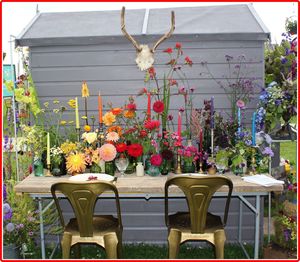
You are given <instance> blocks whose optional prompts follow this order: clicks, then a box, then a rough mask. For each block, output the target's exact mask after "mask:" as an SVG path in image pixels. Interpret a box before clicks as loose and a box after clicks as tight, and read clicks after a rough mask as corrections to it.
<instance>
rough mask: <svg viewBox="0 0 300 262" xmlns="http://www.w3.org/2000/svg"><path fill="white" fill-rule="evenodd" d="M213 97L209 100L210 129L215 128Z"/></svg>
mask: <svg viewBox="0 0 300 262" xmlns="http://www.w3.org/2000/svg"><path fill="white" fill-rule="evenodd" d="M214 111H215V108H214V97H213V96H212V97H211V99H210V128H211V129H213V128H215V121H214Z"/></svg>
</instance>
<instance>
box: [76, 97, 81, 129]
mask: <svg viewBox="0 0 300 262" xmlns="http://www.w3.org/2000/svg"><path fill="white" fill-rule="evenodd" d="M75 105H76V106H75V118H76V129H79V128H80V127H79V112H78V98H77V97H76V98H75Z"/></svg>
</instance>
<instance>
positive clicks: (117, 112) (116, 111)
mask: <svg viewBox="0 0 300 262" xmlns="http://www.w3.org/2000/svg"><path fill="white" fill-rule="evenodd" d="M111 112H112V113H113V114H114V115H115V116H117V115H119V114H121V113H122V112H123V109H122V108H120V107H115V108H113V109H112V110H111Z"/></svg>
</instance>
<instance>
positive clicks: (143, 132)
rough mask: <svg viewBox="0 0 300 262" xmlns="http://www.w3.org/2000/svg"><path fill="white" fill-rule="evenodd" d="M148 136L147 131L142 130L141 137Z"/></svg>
mask: <svg viewBox="0 0 300 262" xmlns="http://www.w3.org/2000/svg"><path fill="white" fill-rule="evenodd" d="M147 135H148V133H147V131H146V130H141V131H140V137H141V138H143V137H146V136H147Z"/></svg>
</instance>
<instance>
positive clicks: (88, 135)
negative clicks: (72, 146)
mask: <svg viewBox="0 0 300 262" xmlns="http://www.w3.org/2000/svg"><path fill="white" fill-rule="evenodd" d="M81 138H82V139H84V140H86V141H87V142H88V143H89V144H92V143H93V142H95V141H96V139H97V133H96V132H89V133H87V132H84V133H83V134H82V136H81Z"/></svg>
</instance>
